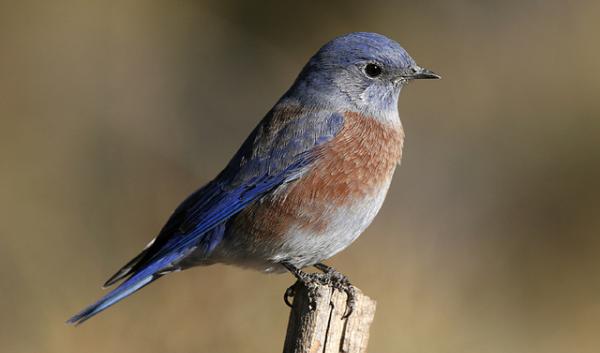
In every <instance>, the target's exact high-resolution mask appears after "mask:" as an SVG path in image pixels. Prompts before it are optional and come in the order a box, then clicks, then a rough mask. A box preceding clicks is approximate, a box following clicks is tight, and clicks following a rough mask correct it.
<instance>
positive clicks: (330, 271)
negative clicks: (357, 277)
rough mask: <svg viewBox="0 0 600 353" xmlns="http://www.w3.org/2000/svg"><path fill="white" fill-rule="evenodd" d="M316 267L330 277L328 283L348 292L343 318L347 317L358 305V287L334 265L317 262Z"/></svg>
mask: <svg viewBox="0 0 600 353" xmlns="http://www.w3.org/2000/svg"><path fill="white" fill-rule="evenodd" d="M315 267H316V268H318V269H319V270H321V271H323V275H325V276H326V277H327V279H328V283H327V284H328V285H330V286H331V287H333V288H335V289H337V290H339V291H341V292H344V293H346V297H347V299H346V311H345V312H344V315H343V316H342V319H347V318H348V317H349V316H350V314H352V312H353V311H354V308H355V307H356V288H355V287H354V286H353V285H352V283H350V280H349V279H348V277H347V276H346V275H344V274H343V273H341V272H339V271H337V270H336V269H334V268H333V267H330V266H327V265H325V264H322V263H318V264H316V265H315Z"/></svg>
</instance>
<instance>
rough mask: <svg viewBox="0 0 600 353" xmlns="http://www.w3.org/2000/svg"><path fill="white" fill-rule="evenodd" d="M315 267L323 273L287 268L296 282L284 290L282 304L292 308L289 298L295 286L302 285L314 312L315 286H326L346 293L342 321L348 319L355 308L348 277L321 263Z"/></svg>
mask: <svg viewBox="0 0 600 353" xmlns="http://www.w3.org/2000/svg"><path fill="white" fill-rule="evenodd" d="M287 267H288V266H286V268H287ZM315 267H316V268H317V269H319V270H321V271H322V272H323V273H306V272H302V271H300V270H299V269H296V268H292V267H291V266H289V268H288V269H289V270H290V271H291V272H292V273H293V274H294V276H296V278H297V281H296V282H295V283H294V284H293V285H292V286H290V287H289V288H288V289H286V291H285V293H284V295H283V300H284V302H285V303H286V305H287V306H289V307H292V303H291V301H290V298H291V297H293V296H294V295H295V294H296V290H297V288H298V287H297V286H298V285H299V284H300V283H302V284H304V286H305V287H306V288H307V289H308V299H309V308H310V309H311V310H314V309H315V308H316V297H317V285H318V284H320V285H326V286H330V287H332V288H334V289H337V290H339V291H342V292H344V293H346V296H347V299H346V311H345V312H344V314H343V316H342V319H346V318H348V317H349V316H350V315H351V314H352V312H353V311H354V307H355V306H356V288H355V287H354V286H353V285H352V283H350V281H349V280H348V277H346V276H345V275H344V274H343V273H341V272H339V271H337V270H335V269H334V268H332V267H329V266H327V265H324V264H321V263H318V264H316V265H315Z"/></svg>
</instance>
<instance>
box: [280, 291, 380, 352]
mask: <svg viewBox="0 0 600 353" xmlns="http://www.w3.org/2000/svg"><path fill="white" fill-rule="evenodd" d="M316 292H317V296H316V303H313V304H316V305H315V306H316V307H315V308H314V309H312V308H310V307H309V304H310V303H309V298H308V289H307V288H306V287H305V286H304V285H301V284H299V285H298V286H297V289H296V294H295V296H294V303H293V306H292V309H291V312H290V319H289V322H288V328H287V336H286V338H285V344H284V347H283V352H284V353H339V352H344V353H364V352H366V351H367V343H368V341H369V327H370V326H371V323H372V322H373V318H374V316H375V301H374V300H373V299H371V298H369V297H367V296H365V295H364V294H362V292H361V291H360V290H358V288H357V289H356V306H355V307H354V311H353V312H352V314H351V315H350V317H348V318H344V319H343V318H342V317H343V315H344V313H345V311H346V293H344V292H340V291H338V290H335V289H333V288H331V287H329V286H326V285H319V286H318V287H317V290H316Z"/></svg>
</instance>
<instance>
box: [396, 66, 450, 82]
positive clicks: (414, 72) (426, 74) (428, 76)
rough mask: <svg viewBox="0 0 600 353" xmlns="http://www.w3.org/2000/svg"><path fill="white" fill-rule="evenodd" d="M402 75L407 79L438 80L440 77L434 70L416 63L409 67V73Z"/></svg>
mask: <svg viewBox="0 0 600 353" xmlns="http://www.w3.org/2000/svg"><path fill="white" fill-rule="evenodd" d="M403 77H404V78H405V79H407V80H438V79H440V78H442V76H440V75H438V74H436V73H435V72H433V71H431V70H428V69H424V68H422V67H419V66H416V65H415V66H413V67H411V68H410V71H409V73H408V74H406V75H405V76H403Z"/></svg>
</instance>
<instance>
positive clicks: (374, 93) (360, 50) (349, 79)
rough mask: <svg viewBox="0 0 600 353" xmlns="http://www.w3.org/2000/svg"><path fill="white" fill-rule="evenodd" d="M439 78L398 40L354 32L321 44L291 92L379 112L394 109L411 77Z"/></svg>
mask: <svg viewBox="0 0 600 353" xmlns="http://www.w3.org/2000/svg"><path fill="white" fill-rule="evenodd" d="M438 78H440V76H438V75H437V74H435V73H433V72H431V71H429V70H427V69H424V68H421V67H419V66H418V65H417V64H416V63H415V61H414V60H413V58H411V57H410V55H408V53H407V52H406V50H404V48H402V47H401V46H400V44H398V43H397V42H395V41H393V40H391V39H389V38H387V37H385V36H383V35H381V34H377V33H368V32H356V33H350V34H346V35H344V36H341V37H337V38H335V39H333V40H331V41H330V42H328V43H327V44H325V45H324V46H323V47H321V49H319V51H318V52H317V53H316V54H315V55H314V56H313V57H312V58H311V59H310V61H309V62H308V63H307V64H306V66H305V67H304V69H303V70H302V72H301V73H300V75H299V77H298V79H297V80H296V83H295V84H294V86H293V87H292V88H291V89H290V91H289V92H288V96H295V97H299V96H302V97H309V98H308V99H309V100H314V101H316V102H322V103H326V104H330V105H336V104H338V103H340V104H345V105H346V106H347V105H350V106H351V107H352V108H353V109H356V110H358V111H361V112H364V113H368V114H377V113H379V112H387V111H390V110H393V111H396V109H397V104H398V96H399V94H400V90H401V88H402V86H404V85H405V84H406V83H407V82H409V81H411V80H415V79H438ZM323 100H324V101H323ZM304 103H309V102H304Z"/></svg>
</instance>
